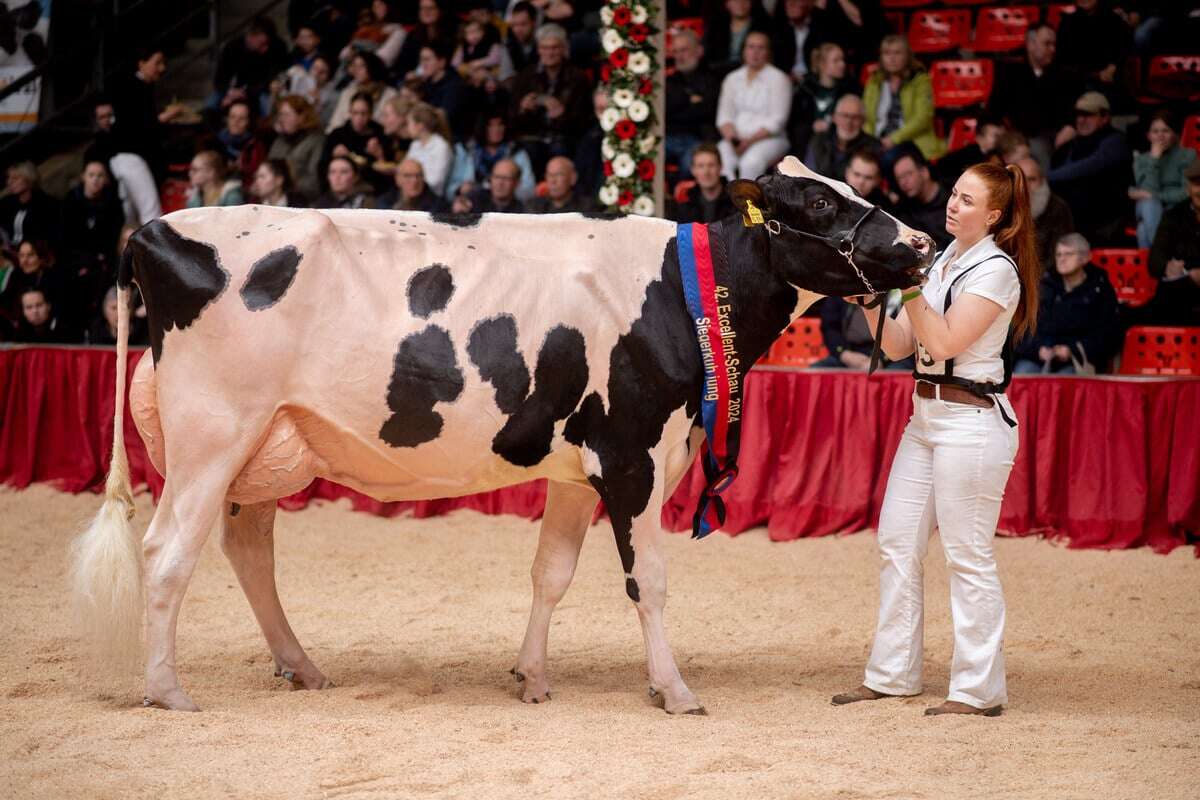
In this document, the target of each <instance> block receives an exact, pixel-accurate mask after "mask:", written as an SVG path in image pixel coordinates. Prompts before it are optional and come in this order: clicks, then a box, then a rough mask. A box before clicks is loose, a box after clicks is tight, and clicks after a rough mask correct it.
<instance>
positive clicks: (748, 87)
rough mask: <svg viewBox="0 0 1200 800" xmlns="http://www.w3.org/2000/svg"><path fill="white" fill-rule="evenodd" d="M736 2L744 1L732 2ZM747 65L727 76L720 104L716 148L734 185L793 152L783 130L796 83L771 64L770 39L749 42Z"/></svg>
mask: <svg viewBox="0 0 1200 800" xmlns="http://www.w3.org/2000/svg"><path fill="white" fill-rule="evenodd" d="M734 2H741V0H730V3H734ZM743 61H744V62H745V63H744V65H743V66H742V67H739V68H738V69H736V70H734V71H733V72H731V73H729V74H728V75H726V76H725V80H724V81H722V82H721V95H720V97H719V98H718V100H717V130H718V131H720V133H721V141H720V142H719V143H718V144H717V147H718V148H719V149H720V151H721V163H722V170H723V172H724V175H725V177H726V178H727V179H729V180H733V179H734V178H751V179H753V178H757V177H758V176H759V175H762V174H763V173H764V172H766V171H767V169H769V168H770V167H771V166H772V165H773V164H775V162H777V161H779V159H781V158H783V156H784V155H785V154H786V153H787V150H788V140H787V136H785V135H784V125H785V124H786V122H787V119H788V112H789V111H790V110H791V104H792V89H791V81H789V80H788V76H787V75H785V74H784V73H783V71H782V70H780V69H779V68H778V67H776V66H774V65H773V64H771V42H770V39H769V38H768V37H767V35H766V34H765V33H759V32H757V31H753V32H751V33H750V34H749V35H747V36H746V47H745V51H744V53H743Z"/></svg>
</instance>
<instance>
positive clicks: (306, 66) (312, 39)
mask: <svg viewBox="0 0 1200 800" xmlns="http://www.w3.org/2000/svg"><path fill="white" fill-rule="evenodd" d="M292 45H293V47H292V52H291V53H289V54H288V58H290V59H291V66H289V67H288V69H287V72H286V73H285V77H284V80H304V79H305V78H306V77H307V75H308V71H309V70H310V69H312V65H313V62H315V61H316V60H317V58H318V57H319V56H320V54H321V34H320V33H319V32H318V31H317V29H316V27H315V26H314V25H313V24H312V23H311V22H309V23H306V24H304V25H301V26H300V27H299V28H297V29H296V35H295V36H293V37H292ZM294 70H299V72H294ZM303 91H304V87H301V86H296V85H292V86H290V87H289V91H288V94H300V93H302V92H303Z"/></svg>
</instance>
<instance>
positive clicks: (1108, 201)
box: [1046, 125, 1133, 244]
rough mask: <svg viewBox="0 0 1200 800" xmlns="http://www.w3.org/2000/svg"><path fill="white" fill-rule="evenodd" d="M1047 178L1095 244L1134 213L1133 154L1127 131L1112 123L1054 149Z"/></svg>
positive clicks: (1082, 230)
mask: <svg viewBox="0 0 1200 800" xmlns="http://www.w3.org/2000/svg"><path fill="white" fill-rule="evenodd" d="M1046 178H1047V179H1048V180H1049V181H1050V186H1051V187H1052V188H1053V189H1054V191H1055V192H1056V193H1058V194H1059V195H1061V196H1062V199H1063V200H1066V201H1067V204H1068V205H1070V206H1071V213H1072V214H1074V215H1075V224H1076V225H1078V226H1079V230H1080V232H1081V233H1083V235H1084V236H1086V237H1088V239H1091V240H1093V243H1094V244H1098V243H1099V241H1103V240H1105V239H1111V238H1112V237H1111V229H1112V227H1113V225H1114V224H1115V223H1117V222H1119V221H1120V220H1121V219H1122V218H1124V217H1126V216H1128V217H1132V214H1131V213H1130V212H1131V211H1132V208H1133V204H1132V202H1131V201H1130V200H1129V195H1128V190H1129V187H1130V186H1131V185H1132V184H1133V158H1132V156H1131V155H1130V152H1129V145H1128V144H1127V143H1126V141H1125V136H1124V134H1122V133H1121V132H1120V131H1118V130H1116V129H1115V128H1113V127H1112V126H1111V125H1106V126H1104V127H1103V128H1101V129H1100V130H1098V131H1096V132H1095V133H1093V134H1092V135H1091V136H1076V137H1075V138H1074V139H1072V140H1071V141H1069V142H1067V143H1066V144H1064V145H1063V146H1062V147H1060V148H1058V149H1057V150H1055V151H1054V155H1053V156H1052V157H1051V158H1050V171H1049V172H1048V173H1047V174H1046Z"/></svg>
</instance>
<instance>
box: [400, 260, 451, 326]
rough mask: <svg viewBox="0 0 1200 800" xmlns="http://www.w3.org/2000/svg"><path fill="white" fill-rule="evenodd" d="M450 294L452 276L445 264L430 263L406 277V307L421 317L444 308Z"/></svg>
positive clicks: (423, 317) (424, 317) (414, 314)
mask: <svg viewBox="0 0 1200 800" xmlns="http://www.w3.org/2000/svg"><path fill="white" fill-rule="evenodd" d="M452 294H454V278H453V277H452V276H451V275H450V270H449V268H447V267H446V265H445V264H430V265H429V266H428V267H424V268H422V269H419V270H417V271H416V272H414V273H413V276H412V277H411V278H409V279H408V308H409V310H410V311H412V313H413V316H416V317H420V318H421V319H429V315H430V314H432V313H434V312H435V311H441V310H442V309H443V308H445V307H446V304H447V303H449V302H450V296H451V295H452Z"/></svg>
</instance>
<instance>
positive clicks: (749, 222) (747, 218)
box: [742, 200, 763, 228]
mask: <svg viewBox="0 0 1200 800" xmlns="http://www.w3.org/2000/svg"><path fill="white" fill-rule="evenodd" d="M742 224H743V225H745V226H746V227H747V228H750V227H753V226H754V225H762V224H763V215H762V211H760V210H759V208H758V206H756V205H754V201H753V200H747V201H746V212H745V213H744V214H742Z"/></svg>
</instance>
